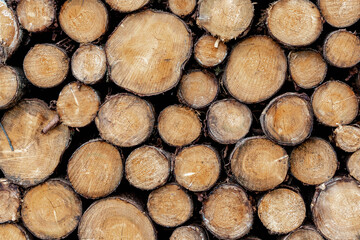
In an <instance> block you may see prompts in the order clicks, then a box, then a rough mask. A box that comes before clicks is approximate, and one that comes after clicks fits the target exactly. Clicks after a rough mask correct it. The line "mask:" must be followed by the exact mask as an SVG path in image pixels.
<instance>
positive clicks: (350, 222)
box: [311, 177, 360, 240]
mask: <svg viewBox="0 0 360 240" xmlns="http://www.w3.org/2000/svg"><path fill="white" fill-rule="evenodd" d="M359 201H360V185H359V183H358V182H357V181H355V180H353V179H352V178H347V177H336V178H333V179H332V180H330V181H328V182H327V183H325V184H322V185H320V186H318V187H317V189H316V192H315V194H314V197H313V200H312V203H311V211H312V217H313V221H314V223H315V225H316V227H317V229H318V230H319V231H320V232H321V233H322V234H323V235H324V236H325V237H326V238H327V239H333V240H343V239H358V238H359V234H360V222H359V218H360V207H359Z"/></svg>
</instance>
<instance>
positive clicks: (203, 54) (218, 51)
mask: <svg viewBox="0 0 360 240" xmlns="http://www.w3.org/2000/svg"><path fill="white" fill-rule="evenodd" d="M218 41H219V40H218V39H217V38H215V37H212V36H210V35H204V36H202V37H201V38H200V39H199V40H198V41H197V42H196V44H195V50H194V57H195V60H196V61H197V62H198V63H199V64H200V65H201V66H203V67H214V66H216V65H218V64H220V63H222V62H223V61H224V59H225V57H226V55H227V46H226V45H225V43H223V42H220V43H218Z"/></svg>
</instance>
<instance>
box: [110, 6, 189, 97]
mask: <svg viewBox="0 0 360 240" xmlns="http://www.w3.org/2000/svg"><path fill="white" fill-rule="evenodd" d="M191 48H192V38H191V34H190V32H189V30H188V28H187V26H186V24H185V23H184V22H182V21H181V20H180V19H179V18H178V17H175V16H174V15H172V14H170V13H165V12H155V11H151V10H146V11H144V12H140V13H136V14H132V15H128V16H127V17H125V18H124V20H123V21H122V22H121V23H120V24H119V26H118V27H117V28H116V30H115V31H114V32H113V33H112V34H111V36H110V38H109V39H108V41H107V42H106V48H105V51H106V55H107V59H108V63H109V66H110V78H111V79H112V80H113V81H114V82H115V83H116V84H117V85H119V86H120V87H122V88H125V89H126V90H128V91H131V92H134V93H136V94H138V95H143V96H149V95H156V94H160V93H163V92H165V91H167V90H169V89H171V88H173V87H175V85H176V84H177V83H178V81H179V79H180V77H181V72H182V69H183V66H184V65H185V63H186V61H187V60H188V59H189V57H190V55H191Z"/></svg>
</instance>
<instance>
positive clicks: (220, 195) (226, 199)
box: [200, 184, 253, 239]
mask: <svg viewBox="0 0 360 240" xmlns="http://www.w3.org/2000/svg"><path fill="white" fill-rule="evenodd" d="M200 213H201V216H202V219H203V224H204V225H205V227H206V228H207V229H208V230H209V231H210V232H211V233H212V234H213V235H214V236H215V237H217V238H219V239H238V238H240V237H242V236H244V235H246V234H247V233H248V232H249V231H250V229H251V227H252V224H253V209H252V206H251V203H250V201H249V199H248V197H247V195H246V193H245V191H244V190H243V189H242V188H241V187H240V186H238V185H235V184H221V185H219V186H218V187H217V188H216V189H215V190H214V191H212V192H211V193H210V195H209V197H208V198H207V199H206V200H205V201H204V202H203V206H202V209H201V212H200Z"/></svg>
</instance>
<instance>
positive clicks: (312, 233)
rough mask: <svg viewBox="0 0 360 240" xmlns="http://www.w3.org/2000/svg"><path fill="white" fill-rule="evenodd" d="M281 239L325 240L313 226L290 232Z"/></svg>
mask: <svg viewBox="0 0 360 240" xmlns="http://www.w3.org/2000/svg"><path fill="white" fill-rule="evenodd" d="M281 240H324V238H323V237H322V236H321V235H320V233H319V232H318V231H317V230H316V229H315V228H314V227H313V226H304V227H300V228H299V229H297V230H295V231H293V232H292V233H289V234H288V235H286V236H285V237H284V238H282V239H281Z"/></svg>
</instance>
